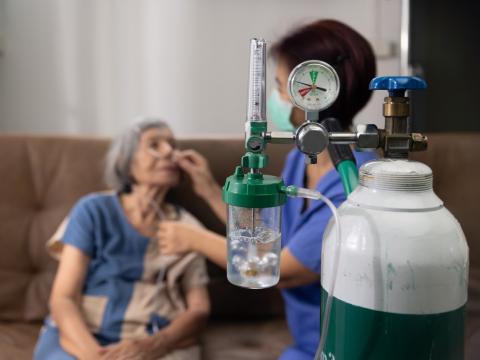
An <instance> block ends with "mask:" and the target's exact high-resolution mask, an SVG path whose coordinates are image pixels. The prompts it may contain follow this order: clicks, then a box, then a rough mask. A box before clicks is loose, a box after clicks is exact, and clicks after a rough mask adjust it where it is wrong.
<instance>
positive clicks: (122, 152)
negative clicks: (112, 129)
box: [34, 120, 210, 360]
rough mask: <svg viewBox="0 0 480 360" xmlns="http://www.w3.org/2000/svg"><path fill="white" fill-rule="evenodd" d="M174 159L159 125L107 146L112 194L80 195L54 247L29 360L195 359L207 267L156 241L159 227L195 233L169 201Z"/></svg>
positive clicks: (146, 124)
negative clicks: (165, 250) (55, 258)
mask: <svg viewBox="0 0 480 360" xmlns="http://www.w3.org/2000/svg"><path fill="white" fill-rule="evenodd" d="M175 153H176V150H175V143H174V139H173V135H172V132H171V131H170V129H169V128H168V127H167V125H166V124H165V123H163V122H161V121H156V120H146V121H143V122H141V123H139V124H137V125H136V126H134V127H133V128H131V129H130V130H128V131H127V132H126V133H125V134H124V135H123V136H121V137H120V138H119V139H117V140H116V141H115V142H113V144H112V146H111V148H110V152H109V155H108V159H107V160H108V161H107V169H106V178H107V181H108V183H109V185H110V186H111V187H112V188H113V189H114V190H116V192H115V193H113V192H112V193H96V194H90V195H87V196H85V197H84V198H82V199H81V200H80V201H79V202H78V203H77V204H76V205H75V207H74V208H73V210H72V212H71V214H70V216H69V219H68V225H67V226H66V229H65V232H64V233H63V234H60V238H61V242H59V243H56V241H55V240H56V239H54V241H53V244H51V245H52V246H53V249H55V250H61V258H60V265H59V268H58V272H57V276H56V278H55V282H54V284H53V289H52V293H51V298H50V309H51V315H50V316H49V317H48V318H47V319H46V321H45V326H44V328H43V330H42V332H41V335H40V338H39V340H38V344H37V348H36V351H35V356H34V358H35V359H39V360H40V359H49V360H56V359H74V358H79V359H89V360H90V359H171V360H174V359H175V360H180V359H189V360H191V359H198V358H200V349H199V346H198V345H197V344H196V343H197V342H196V340H197V336H198V334H199V331H200V330H201V328H202V327H203V325H204V323H205V321H206V318H207V316H208V314H209V306H210V305H209V299H208V294H207V290H206V288H205V285H206V283H207V281H208V278H207V274H206V269H205V261H204V259H203V258H201V257H200V256H199V255H197V254H196V253H187V254H185V255H182V256H172V255H170V256H166V255H161V254H160V253H159V250H158V244H157V243H158V234H157V232H158V225H159V223H161V222H162V220H169V221H178V222H182V223H185V224H187V225H188V226H190V227H196V226H200V225H199V223H198V222H197V221H196V220H195V219H194V218H193V216H192V215H190V214H189V213H187V212H186V211H185V210H184V209H182V208H180V207H178V206H175V205H173V204H168V203H166V202H165V195H166V194H167V192H168V190H169V189H170V188H172V187H174V186H176V185H177V184H178V182H179V178H180V172H179V168H178V167H177V165H176V163H175ZM60 232H62V230H60ZM59 245H60V246H59Z"/></svg>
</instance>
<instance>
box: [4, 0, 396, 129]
mask: <svg viewBox="0 0 480 360" xmlns="http://www.w3.org/2000/svg"><path fill="white" fill-rule="evenodd" d="M0 12H1V13H2V14H1V16H0V37H1V38H2V39H3V41H0V46H1V50H2V51H3V54H2V55H0V131H2V132H27V133H63V134H69V133H75V134H77V133H80V134H95V135H112V134H115V133H116V132H117V131H118V130H119V128H122V127H124V126H125V125H126V124H128V123H129V122H130V121H131V119H132V117H134V116H135V115H157V116H161V117H163V118H165V119H167V120H168V121H169V122H170V123H171V124H172V126H173V128H174V130H175V131H176V133H177V135H178V136H181V137H187V136H193V135H200V136H202V135H206V134H208V135H217V136H222V135H224V134H227V135H230V136H231V135H240V134H241V132H242V130H243V121H244V119H245V111H246V93H247V89H246V86H247V70H248V49H249V38H251V37H254V36H256V37H263V38H265V39H267V40H270V41H274V40H276V39H277V38H278V37H279V36H281V35H283V34H284V33H285V32H286V31H288V30H289V29H291V28H292V27H294V26H295V25H298V24H302V23H305V22H308V21H310V20H314V19H316V18H336V19H340V20H342V21H345V22H347V23H348V24H350V25H351V26H353V27H354V28H356V29H357V30H359V31H360V32H362V33H363V34H364V35H365V36H366V37H367V38H368V39H370V40H371V41H372V42H373V43H374V45H375V48H376V49H377V52H378V53H379V54H380V55H381V56H383V58H381V59H380V60H379V64H378V65H379V66H378V67H379V73H380V74H398V72H399V60H398V57H397V56H395V55H394V56H390V55H389V54H388V51H386V50H385V49H386V48H388V46H389V44H391V43H394V44H397V45H398V43H399V37H400V31H399V28H400V0H362V1H358V0H295V1H294V0H236V1H234V0H169V1H164V0H121V1H120V0H100V1H99V0H42V1H36V0H0ZM272 73H273V68H272V67H270V68H269V87H271V86H272V85H273V81H272ZM382 97H383V94H382V95H380V94H378V95H376V96H375V98H374V100H373V101H372V103H371V104H370V105H369V106H368V107H367V108H366V109H365V110H364V111H363V112H362V113H361V114H360V116H359V117H358V120H359V121H361V122H377V123H378V124H379V125H382V122H381V107H380V106H381V101H382V100H381V99H382Z"/></svg>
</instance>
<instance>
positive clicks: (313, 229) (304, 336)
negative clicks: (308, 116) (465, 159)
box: [280, 149, 377, 360]
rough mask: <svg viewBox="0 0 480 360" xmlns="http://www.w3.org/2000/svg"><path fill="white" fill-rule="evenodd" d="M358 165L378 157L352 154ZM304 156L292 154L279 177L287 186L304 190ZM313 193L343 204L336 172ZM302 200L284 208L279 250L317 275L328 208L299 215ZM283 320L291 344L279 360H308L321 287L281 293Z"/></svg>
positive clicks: (316, 336) (315, 205)
mask: <svg viewBox="0 0 480 360" xmlns="http://www.w3.org/2000/svg"><path fill="white" fill-rule="evenodd" d="M354 155H355V158H356V161H357V165H358V166H360V165H362V164H363V163H365V162H367V161H369V160H373V159H375V158H376V157H377V155H376V153H374V152H354ZM304 159H305V155H304V154H303V153H301V152H300V151H299V150H297V149H294V150H292V151H291V152H290V153H289V154H288V156H287V161H286V164H285V168H284V170H283V173H282V177H283V180H284V181H285V184H286V185H295V186H298V187H305V184H304V178H305V170H306V165H305V160H304ZM316 190H318V191H320V192H321V193H322V194H323V195H325V196H326V197H328V198H329V199H330V200H331V201H332V202H333V203H334V204H335V206H337V207H338V206H340V204H341V203H342V202H344V201H345V200H346V197H345V193H344V190H343V186H342V182H341V180H340V176H339V175H338V173H337V171H336V170H335V169H332V170H330V171H329V172H328V173H326V174H325V175H324V176H323V177H322V178H321V179H320V181H319V182H318V183H317V186H316ZM303 202H304V199H301V198H289V199H288V200H287V203H286V204H285V205H284V207H283V213H282V217H283V221H282V248H283V247H287V248H288V249H289V250H290V252H291V253H292V254H293V256H294V257H295V258H296V259H297V260H298V261H299V262H300V263H302V264H303V265H304V266H305V267H306V268H308V269H310V270H311V271H313V272H315V273H318V274H319V273H320V258H321V249H322V238H323V232H324V230H325V228H326V226H327V223H328V221H329V220H330V217H331V215H332V214H331V212H330V209H329V208H328V206H327V205H326V204H325V203H324V202H322V201H315V200H314V201H313V202H312V203H311V204H310V206H309V207H308V209H307V210H305V211H304V212H303V213H302V207H303ZM282 295H283V298H284V301H285V308H286V316H287V322H288V327H289V329H290V333H291V334H292V336H293V340H294V343H293V345H292V346H291V347H289V348H288V349H286V350H285V351H284V353H283V354H282V356H281V357H280V359H281V360H287V359H288V360H303V359H305V360H306V359H308V360H311V359H313V357H314V356H315V352H316V350H317V346H318V342H319V340H320V283H318V282H315V283H312V284H309V285H304V286H299V287H295V288H289V289H283V290H282Z"/></svg>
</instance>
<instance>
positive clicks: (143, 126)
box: [104, 118, 169, 192]
mask: <svg viewBox="0 0 480 360" xmlns="http://www.w3.org/2000/svg"><path fill="white" fill-rule="evenodd" d="M149 129H169V126H168V125H167V123H166V122H165V121H163V120H160V119H158V118H141V120H140V121H138V122H137V123H135V124H134V125H133V126H131V127H129V128H128V129H127V130H126V131H124V132H123V133H122V134H121V135H120V136H118V137H117V138H115V139H114V140H113V141H112V143H111V145H110V148H109V150H108V153H107V158H106V166H105V175H104V176H105V182H106V183H107V185H108V186H109V187H110V188H111V189H112V190H115V191H117V192H130V191H131V187H132V185H133V184H134V179H133V178H132V175H131V166H132V160H133V155H134V154H135V151H137V148H138V144H139V143H140V137H141V136H142V134H143V133H144V132H145V131H147V130H149Z"/></svg>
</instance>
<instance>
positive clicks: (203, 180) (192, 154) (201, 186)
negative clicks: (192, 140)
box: [175, 150, 227, 223]
mask: <svg viewBox="0 0 480 360" xmlns="http://www.w3.org/2000/svg"><path fill="white" fill-rule="evenodd" d="M175 160H176V162H177V164H178V166H179V167H180V168H181V169H182V170H183V171H185V172H186V173H187V174H188V176H189V177H190V179H191V180H192V185H193V190H194V191H195V193H196V194H197V195H198V196H200V197H201V198H203V200H205V201H206V202H207V204H208V205H209V206H210V208H211V209H212V210H213V211H214V212H215V214H216V215H217V217H218V218H219V219H220V220H222V221H223V222H224V223H226V221H227V212H226V210H225V204H224V203H223V201H222V188H221V187H220V185H218V183H217V182H216V181H215V178H214V177H213V174H212V171H211V170H210V166H209V165H208V161H207V159H205V157H203V156H202V155H201V154H199V153H198V152H196V151H195V150H183V151H178V152H177V153H176V155H175Z"/></svg>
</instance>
